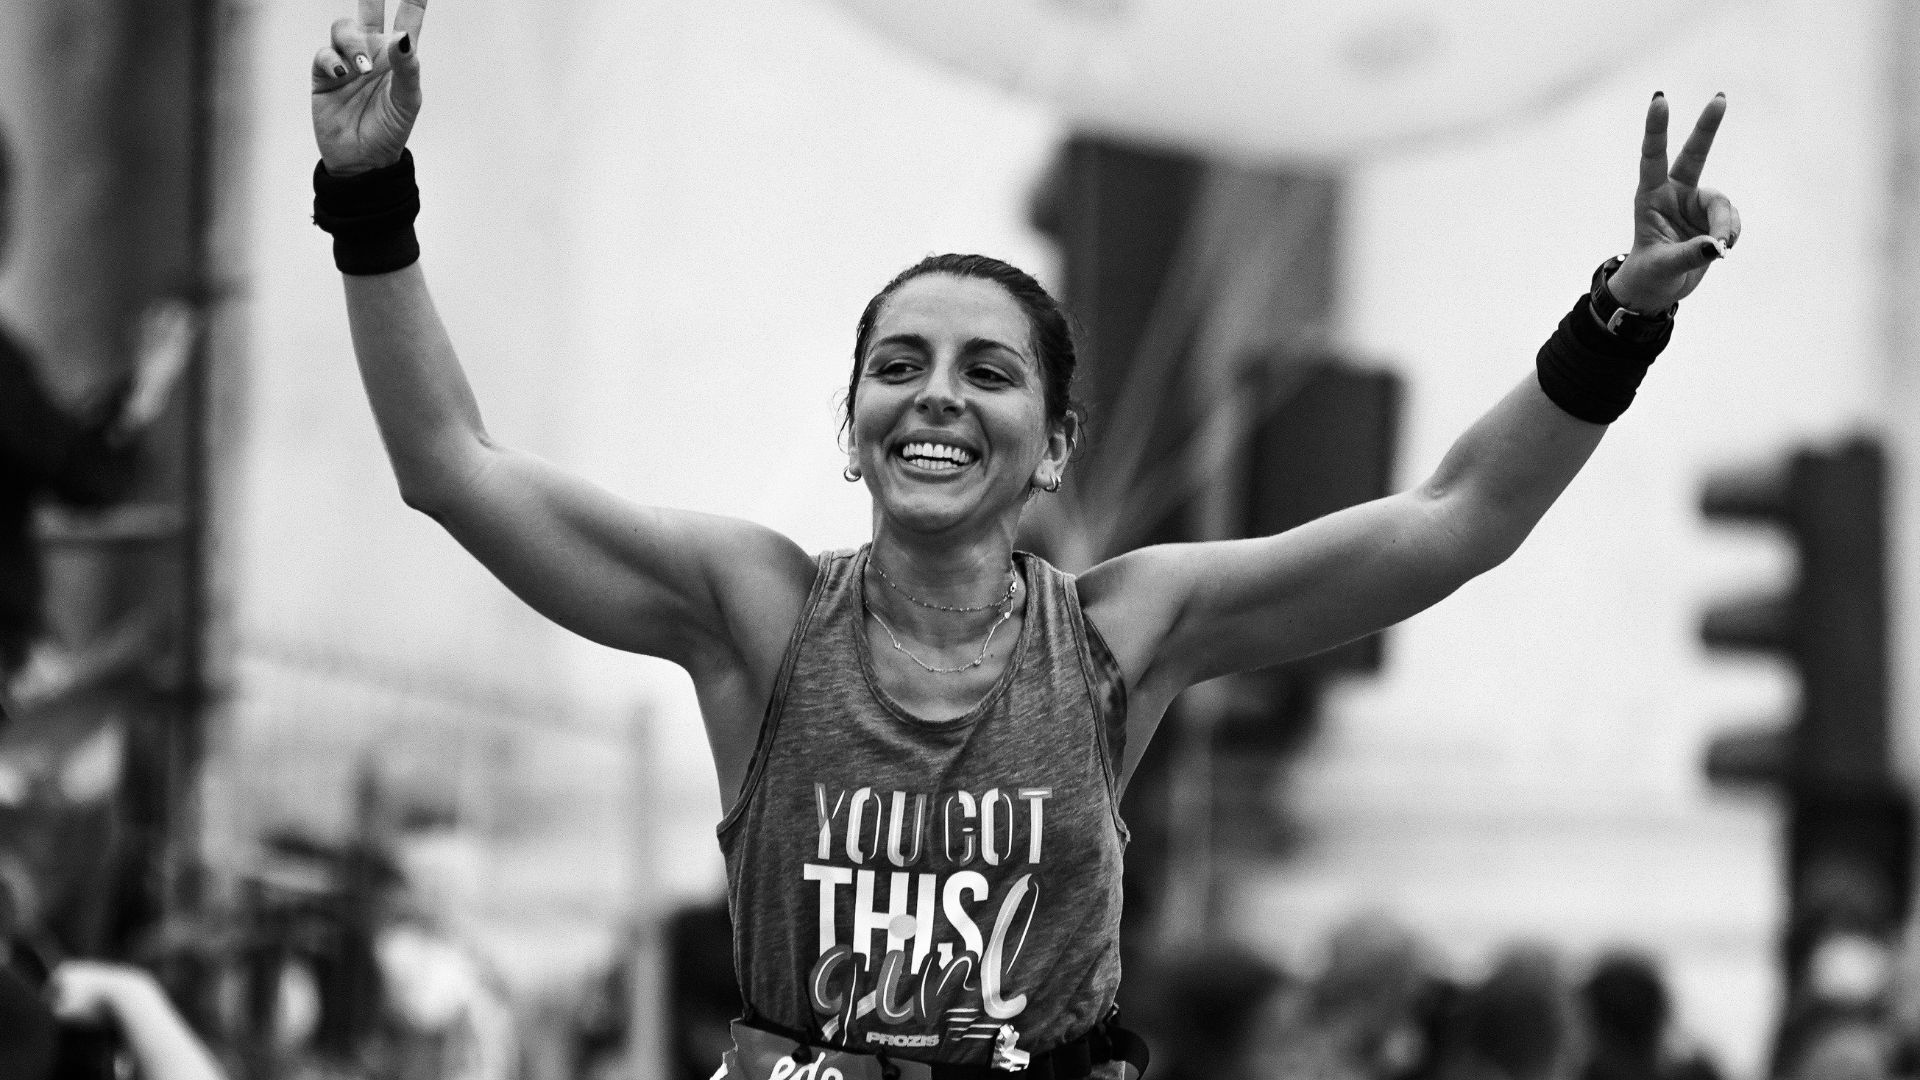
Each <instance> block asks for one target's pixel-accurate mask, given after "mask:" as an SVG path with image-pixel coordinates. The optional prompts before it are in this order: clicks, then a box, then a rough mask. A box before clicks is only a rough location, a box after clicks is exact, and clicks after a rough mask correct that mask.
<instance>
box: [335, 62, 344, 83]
mask: <svg viewBox="0 0 1920 1080" xmlns="http://www.w3.org/2000/svg"><path fill="white" fill-rule="evenodd" d="M346 74H347V65H345V64H335V65H333V77H334V78H336V79H342V78H345V77H346Z"/></svg>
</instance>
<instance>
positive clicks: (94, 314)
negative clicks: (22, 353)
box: [0, 0, 240, 933]
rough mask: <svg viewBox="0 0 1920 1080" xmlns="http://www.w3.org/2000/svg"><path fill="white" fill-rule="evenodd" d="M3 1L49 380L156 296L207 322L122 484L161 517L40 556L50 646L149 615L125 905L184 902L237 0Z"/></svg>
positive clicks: (128, 335) (131, 331) (218, 419)
mask: <svg viewBox="0 0 1920 1080" xmlns="http://www.w3.org/2000/svg"><path fill="white" fill-rule="evenodd" d="M6 8H7V12H6V14H4V15H0V26H4V28H5V29H6V30H7V31H8V32H9V39H10V41H11V42H13V44H11V45H10V46H9V48H10V49H11V50H12V53H11V59H13V60H14V61H15V62H16V65H17V66H16V67H15V69H14V70H13V71H12V72H11V73H10V76H9V80H10V82H11V83H12V84H13V87H12V88H13V89H14V90H16V91H18V92H17V93H16V94H14V95H12V96H11V100H10V101H8V102H7V103H6V108H7V115H6V117H5V120H6V122H7V123H8V124H9V125H10V127H11V129H12V130H11V134H12V135H13V140H12V141H13V143H14V147H15V151H16V153H15V157H16V168H17V172H18V174H19V176H20V179H21V183H19V184H18V185H17V190H16V191H15V211H16V222H17V224H18V226H19V228H18V233H19V235H18V236H17V237H16V240H17V243H16V245H15V249H14V250H13V251H12V252H11V258H10V259H9V266H8V271H7V285H8V292H9V293H10V294H11V295H12V296H15V297H17V298H18V302H19V305H20V308H21V310H20V312H19V315H20V316H21V318H20V327H19V328H20V330H21V331H22V334H23V336H25V337H26V338H28V339H29V340H30V341H31V342H33V343H34V345H36V346H37V347H38V351H39V352H40V353H41V356H42V359H43V360H44V361H45V364H44V371H45V377H46V380H47V382H48V383H49V384H50V385H51V386H52V387H53V388H54V389H55V391H56V393H58V394H60V395H61V396H62V397H64V398H66V399H67V400H70V401H72V400H78V399H81V398H84V397H86V396H88V395H89V394H92V393H98V392H99V390H100V389H101V388H102V387H104V386H106V385H108V384H109V383H111V382H112V381H113V380H114V379H115V378H117V377H119V376H121V375H123V374H124V373H125V372H126V371H127V370H128V367H129V364H130V361H131V359H132V357H133V356H134V355H135V353H136V351H137V345H138V340H139V328H140V317H141V314H142V313H143V312H144V311H145V310H146V308H147V307H148V306H149V305H150V304H152V303H153V302H154V301H156V300H160V299H163V298H178V299H182V300H184V301H186V302H187V303H188V304H189V305H191V306H192V307H194V308H195V309H196V312H197V314H198V315H199V317H200V318H199V322H200V324H201V325H202V326H203V327H204V328H205V329H204V331H203V332H202V333H201V334H200V335H199V338H198V343H197V345H196V347H195V355H193V356H192V357H191V359H190V360H189V362H188V365H187V370H186V373H185V376H184V381H183V384H182V385H181V386H180V387H179V388H178V389H177V390H176V393H175V396H174V397H173V399H172V401H171V402H170V404H169V406H168V408H167V409H166V410H165V412H164V413H163V414H162V415H161V416H160V417H159V419H158V420H157V421H156V423H155V425H154V427H153V428H152V429H151V430H150V431H149V432H148V433H147V435H146V437H145V440H144V444H143V459H142V462H141V470H140V476H139V480H138V483H137V486H136V489H135V491H134V493H133V498H134V501H135V503H136V504H138V506H139V508H140V509H139V511H138V513H137V514H136V516H140V515H144V517H142V520H146V519H153V520H162V521H171V522H175V523H177V524H176V525H173V526H170V527H169V528H168V529H166V530H164V534H155V535H153V536H152V537H149V538H148V540H150V541H152V542H143V543H140V544H131V545H130V544H126V543H118V542H113V538H114V537H116V536H117V535H119V533H122V532H125V531H126V530H125V529H124V528H122V527H120V523H116V522H115V521H114V520H113V519H112V515H109V516H108V518H107V519H104V520H102V521H101V522H99V523H98V526H97V532H98V533H99V535H98V536H91V535H90V534H89V531H88V529H86V528H84V527H82V528H79V529H78V530H74V531H73V532H72V535H64V536H62V537H61V539H62V541H63V543H61V544H60V545H59V547H58V548H57V549H56V550H55V551H54V552H53V553H52V554H51V556H50V563H49V566H48V590H49V595H48V602H49V606H50V609H51V611H52V613H53V614H54V615H55V616H56V618H55V619H54V622H53V629H54V630H55V631H56V633H57V634H58V635H59V637H60V640H61V642H62V644H63V645H65V646H67V647H69V648H84V647H86V646H87V645H89V644H91V643H94V642H96V641H97V640H98V639H99V638H100V636H102V635H103V634H105V633H106V632H107V631H108V630H110V629H111V628H112V627H114V626H116V625H119V624H121V623H122V622H124V621H125V620H127V619H129V618H132V617H136V616H137V617H140V618H142V619H144V620H146V621H147V622H150V623H152V624H153V625H156V626H158V627H160V634H159V641H158V642H157V644H156V645H155V646H154V649H155V652H154V655H152V656H150V657H149V658H148V662H147V663H146V664H145V665H144V669H145V670H146V671H147V672H148V673H149V674H150V675H151V676H152V677H153V680H154V682H155V683H156V684H157V686H156V688H157V689H158V690H160V691H161V692H162V693H161V695H160V702H161V705H160V708H159V709H158V711H156V710H155V709H154V708H153V706H152V702H151V701H148V702H144V703H142V705H141V706H140V707H138V708H136V710H135V712H136V714H137V715H138V716H139V717H140V718H141V719H140V723H141V724H151V725H152V731H151V732H150V733H149V735H147V736H142V737H141V738H142V740H143V741H145V740H146V739H148V738H150V739H151V741H152V742H154V743H156V744H158V745H159V746H160V747H161V750H160V753H159V757H160V758H161V761H160V762H159V763H158V764H157V765H156V766H155V770H154V771H155V772H157V774H158V775H155V776H152V777H143V778H139V779H137V781H136V782H139V783H143V784H146V785H148V786H151V787H153V788H155V789H157V790H156V791H155V792H154V796H153V798H152V799H151V800H147V799H144V798H143V799H142V800H140V802H141V803H142V804H143V805H145V804H147V803H149V802H150V803H151V806H152V809H151V810H149V811H144V814H145V815H146V816H145V817H143V818H142V820H139V821H135V822H132V825H133V828H134V830H135V833H136V838H135V839H136V841H137V846H138V855H139V858H138V861H139V863H140V865H139V866H137V867H132V868H131V870H132V872H135V873H138V874H139V875H140V889H139V891H140V892H141V894H142V896H143V901H142V906H144V907H145V908H147V910H144V911H142V912H140V913H139V914H138V915H136V916H134V921H135V922H136V923H137V922H143V921H147V920H150V919H151V918H153V917H155V916H157V914H158V911H156V910H153V909H154V908H158V909H167V908H172V907H175V906H178V905H180V904H181V903H184V902H189V901H190V896H189V895H188V894H189V892H190V890H189V889H187V888H186V886H185V883H186V882H187V881H188V880H189V879H190V877H191V875H187V874H183V873H182V872H181V871H182V870H183V869H184V868H186V867H188V866H190V865H192V864H194V863H196V862H197V840H196V830H195V828H194V824H193V823H194V820H195V818H196V816H197V815H196V813H195V809H196V807H195V791H196V788H197V784H196V778H197V773H198V763H199V758H200V748H201V746H202V743H203V739H202V735H201V728H202V725H203V719H202V718H203V715H204V710H205V707H206V704H207V701H208V696H209V695H208V693H207V687H208V685H209V684H210V682H211V681H213V680H211V679H210V677H209V673H208V667H209V663H208V658H209V656H210V655H211V650H210V648H209V644H208V643H209V640H210V637H211V635H210V631H209V628H210V627H212V626H214V625H215V620H214V619H213V618H212V615H213V612H214V610H215V606H214V605H213V604H211V603H210V602H209V588H208V579H209V567H210V565H211V564H212V562H213V560H212V559H211V558H210V557H209V552H210V545H209V541H210V538H211V536H212V535H213V530H212V528H211V524H212V522H213V521H215V520H216V515H214V514H213V513H212V512H211V506H212V504H213V502H214V499H213V494H214V488H215V485H214V483H213V477H214V464H215V463H214V460H213V455H212V454H211V453H210V448H211V447H213V446H214V445H217V444H224V443H226V442H228V441H229V440H225V439H215V438H214V437H213V432H214V431H215V430H216V428H218V429H222V430H230V429H231V427H232V425H231V423H230V417H229V416H228V415H227V414H228V413H229V412H230V410H228V409H226V408H225V407H224V405H223V406H222V407H220V408H216V404H217V403H223V402H225V401H231V400H233V396H234V381H233V380H232V379H230V378H225V377H222V378H219V379H216V378H215V373H214V363H213V359H214V356H215V354H216V353H217V352H218V351H220V350H219V345H220V343H221V342H222V340H223V335H222V334H221V333H220V329H221V328H220V327H219V326H218V325H217V323H216V320H215V318H214V316H215V315H216V314H217V313H216V311H215V310H214V306H215V305H214V298H215V297H216V296H219V295H223V294H225V293H226V292H228V291H229V289H228V288H227V287H226V286H225V285H224V284H222V283H221V282H219V281H218V277H219V267H220V265H222V257H221V255H220V252H221V251H222V250H223V249H224V250H225V251H228V252H231V251H234V250H237V249H236V247H235V245H234V244H232V243H231V242H230V239H231V234H232V233H233V231H234V230H235V227H236V226H235V222H234V219H233V216H232V214H231V213H230V212H228V211H226V210H224V207H226V206H228V205H230V203H231V200H229V199H227V198H225V197H224V193H225V192H226V191H228V190H230V189H231V188H232V178H231V176H230V173H231V170H230V169H228V168H226V166H225V164H224V163H225V161H226V160H227V158H228V156H229V151H230V148H231V147H233V146H234V145H235V144H236V143H237V139H236V138H235V136H234V131H233V121H234V118H236V117H237V116H239V115H240V112H239V106H240V102H238V101H237V100H234V99H235V95H234V94H233V93H231V92H230V91H231V89H232V86H231V82H230V80H229V78H228V71H227V65H226V64H225V63H224V57H225V56H226V54H227V52H228V45H227V43H228V42H229V41H231V40H232V38H233V35H232V34H231V32H230V30H231V26H230V24H231V19H232V16H233V14H234V9H230V8H228V7H225V6H223V2H222V0H149V2H143V3H138V4H132V3H113V4H98V3H88V2H84V0H48V2H46V3H36V4H13V5H6ZM223 236H225V237H227V239H224V240H223V239H222V238H223ZM226 261H228V262H230V261H231V260H226ZM9 314H12V313H11V312H10V313H9ZM216 387H218V388H220V396H219V397H218V398H217V397H216ZM147 818H152V819H154V820H148V819H147ZM116 921H124V920H121V919H117V920H116ZM121 929H122V930H123V931H125V932H134V933H137V932H138V930H139V926H137V925H134V926H123V927H121Z"/></svg>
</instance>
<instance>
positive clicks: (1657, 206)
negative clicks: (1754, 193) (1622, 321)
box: [1608, 94, 1740, 314]
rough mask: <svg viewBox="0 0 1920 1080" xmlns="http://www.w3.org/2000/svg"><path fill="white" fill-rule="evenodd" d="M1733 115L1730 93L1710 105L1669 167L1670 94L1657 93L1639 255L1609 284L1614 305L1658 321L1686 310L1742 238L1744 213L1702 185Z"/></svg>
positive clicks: (1639, 218)
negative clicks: (1681, 306) (1684, 304)
mask: <svg viewBox="0 0 1920 1080" xmlns="http://www.w3.org/2000/svg"><path fill="white" fill-rule="evenodd" d="M1726 111H1727V97H1726V95H1725V94H1717V95H1715V96H1714V99H1713V100H1712V101H1709V102H1707V107H1706V108H1705V109H1703V110H1701V112H1700V119H1699V120H1698V121H1696V122H1695V123H1694V125H1693V133H1692V134H1691V135H1688V136H1687V142H1686V145H1685V146H1683V147H1681V148H1680V156H1679V157H1677V158H1675V159H1674V160H1673V165H1672V167H1671V168H1669V167H1668V165H1667V99H1666V95H1664V94H1655V95H1654V97H1653V103H1652V104H1651V105H1649V106H1647V128H1646V135H1645V136H1644V137H1643V138H1642V139H1641V143H1640V186H1639V189H1638V190H1637V191H1635V192H1634V195H1633V250H1632V251H1631V252H1629V253H1628V255H1627V261H1626V263H1625V265H1623V266H1621V267H1620V269H1619V270H1618V271H1616V272H1615V273H1614V275H1613V278H1612V279H1611V281H1610V282H1609V285H1608V288H1609V289H1610V290H1611V291H1612V292H1613V295H1614V299H1616V300H1618V301H1620V302H1621V303H1622V304H1624V305H1626V306H1627V307H1628V308H1631V309H1632V310H1634V311H1639V312H1645V313H1649V314H1651V313H1653V312H1657V311H1664V310H1666V309H1667V308H1668V307H1670V306H1672V305H1673V304H1675V303H1678V302H1679V301H1680V300H1681V298H1683V297H1685V296H1686V295H1687V294H1688V293H1691V292H1692V291H1693V290H1694V289H1695V288H1697V287H1698V286H1699V284H1700V279H1701V278H1703V277H1705V276H1706V273H1707V267H1709V266H1711V265H1712V264H1713V262H1714V260H1716V259H1722V258H1725V257H1726V254H1727V251H1728V250H1729V249H1730V248H1732V247H1733V245H1734V244H1735V242H1737V241H1738V240H1739V239H1740V212H1739V211H1738V210H1735V209H1734V207H1733V202H1732V200H1730V199H1728V198H1727V197H1726V196H1725V195H1723V194H1721V193H1720V192H1718V191H1715V190H1713V189H1711V188H1703V187H1701V186H1699V185H1700V172H1701V170H1702V169H1704V168H1705V167H1706V164H1707V151H1709V150H1711V149H1713V136H1714V133H1715V132H1717V131H1719V130H1720V118H1721V117H1722V116H1724V115H1726Z"/></svg>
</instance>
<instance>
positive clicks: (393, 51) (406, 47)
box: [387, 5, 420, 115]
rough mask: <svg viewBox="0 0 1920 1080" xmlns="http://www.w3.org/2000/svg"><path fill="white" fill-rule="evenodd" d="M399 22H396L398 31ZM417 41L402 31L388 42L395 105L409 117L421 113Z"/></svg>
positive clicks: (408, 33)
mask: <svg viewBox="0 0 1920 1080" xmlns="http://www.w3.org/2000/svg"><path fill="white" fill-rule="evenodd" d="M409 6H411V5H409ZM403 10H404V9H403ZM399 22H400V20H398V19H395V20H394V24H395V29H396V30H398V29H399ZM415 41H416V39H415V38H414V36H413V33H412V32H411V31H406V30H401V31H400V32H399V34H398V36H395V37H392V38H389V39H388V42H387V59H388V60H389V61H391V62H392V65H393V103H394V104H395V105H397V106H399V107H400V109H401V111H403V112H405V113H407V114H408V115H413V114H416V113H418V112H419V111H420V52H419V50H418V49H416V48H415V47H414V46H415Z"/></svg>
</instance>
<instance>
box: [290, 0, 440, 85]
mask: <svg viewBox="0 0 1920 1080" xmlns="http://www.w3.org/2000/svg"><path fill="white" fill-rule="evenodd" d="M406 6H407V7H412V6H413V0H409V2H408V4H407V5H406ZM403 10H404V8H403ZM416 21H417V20H416ZM394 22H395V30H396V31H397V32H396V33H392V34H385V33H375V34H369V33H367V32H366V31H365V30H363V29H362V28H361V26H360V24H359V23H357V22H355V21H354V20H352V19H337V20H335V21H334V24H333V30H332V41H331V42H330V43H329V44H328V46H327V47H326V48H324V49H321V50H320V51H319V52H318V53H316V54H314V58H313V88H314V90H315V91H316V92H318V91H326V90H331V89H333V88H335V87H337V86H339V85H341V84H343V83H347V82H351V81H352V80H354V79H356V78H358V77H359V76H361V75H366V74H370V73H371V72H373V71H376V70H379V69H380V68H381V67H383V66H391V67H392V68H393V69H394V72H395V75H396V77H397V78H398V77H404V78H408V79H411V81H412V84H413V90H414V93H416V94H417V93H418V91H419V80H420V59H419V57H418V56H417V55H415V53H414V47H413V44H414V37H413V35H412V33H410V32H407V31H405V30H401V29H400V27H399V20H398V19H396V20H394Z"/></svg>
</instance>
